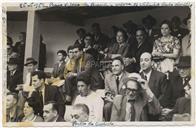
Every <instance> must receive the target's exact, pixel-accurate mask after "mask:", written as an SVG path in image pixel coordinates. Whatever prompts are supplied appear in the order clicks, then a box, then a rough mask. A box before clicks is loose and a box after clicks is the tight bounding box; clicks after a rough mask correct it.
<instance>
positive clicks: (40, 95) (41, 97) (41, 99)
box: [38, 91, 44, 105]
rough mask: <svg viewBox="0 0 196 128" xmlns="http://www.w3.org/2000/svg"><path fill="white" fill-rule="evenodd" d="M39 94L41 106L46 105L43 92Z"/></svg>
mask: <svg viewBox="0 0 196 128" xmlns="http://www.w3.org/2000/svg"><path fill="white" fill-rule="evenodd" d="M38 93H39V97H40V101H41V104H42V105H43V104H44V101H43V95H42V91H38Z"/></svg>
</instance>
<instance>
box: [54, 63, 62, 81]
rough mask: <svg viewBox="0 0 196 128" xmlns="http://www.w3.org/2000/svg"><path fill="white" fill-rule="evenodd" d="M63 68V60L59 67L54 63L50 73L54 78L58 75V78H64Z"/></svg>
mask: <svg viewBox="0 0 196 128" xmlns="http://www.w3.org/2000/svg"><path fill="white" fill-rule="evenodd" d="M64 70H65V61H63V63H62V64H61V65H60V67H59V63H56V64H55V65H54V68H53V71H52V75H53V77H54V78H57V77H59V78H60V79H63V78H64Z"/></svg>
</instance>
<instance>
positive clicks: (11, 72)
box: [7, 58, 23, 92]
mask: <svg viewBox="0 0 196 128" xmlns="http://www.w3.org/2000/svg"><path fill="white" fill-rule="evenodd" d="M7 64H8V71H7V89H8V90H9V91H11V92H18V91H17V90H16V87H17V85H19V84H22V83H23V73H22V72H21V70H19V68H18V64H19V62H18V59H16V58H10V60H9V61H8V63H7Z"/></svg>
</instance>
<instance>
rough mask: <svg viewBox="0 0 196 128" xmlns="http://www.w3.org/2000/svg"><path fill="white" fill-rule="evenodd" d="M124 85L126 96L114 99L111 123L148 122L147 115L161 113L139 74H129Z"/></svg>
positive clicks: (154, 98)
mask: <svg viewBox="0 0 196 128" xmlns="http://www.w3.org/2000/svg"><path fill="white" fill-rule="evenodd" d="M124 84H125V90H126V94H125V95H117V96H116V97H115V98H114V102H113V107H112V115H111V121H148V120H149V115H157V114H160V113H161V106H160V103H159V101H158V100H157V98H156V97H155V96H154V94H153V93H152V91H151V89H150V88H149V86H148V82H147V81H146V80H144V79H142V78H141V76H140V75H139V74H137V73H132V74H130V75H129V76H128V77H127V78H126V79H124Z"/></svg>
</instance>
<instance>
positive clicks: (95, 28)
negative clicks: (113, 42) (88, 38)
mask: <svg viewBox="0 0 196 128" xmlns="http://www.w3.org/2000/svg"><path fill="white" fill-rule="evenodd" d="M92 33H93V36H94V41H95V43H94V48H95V49H97V50H98V51H104V50H105V48H107V47H108V46H109V44H110V39H109V37H108V36H107V35H105V34H103V33H102V32H101V28H100V25H99V24H98V23H93V24H92Z"/></svg>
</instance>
